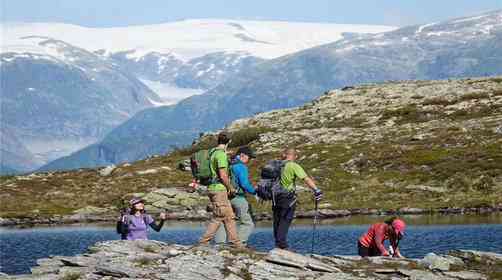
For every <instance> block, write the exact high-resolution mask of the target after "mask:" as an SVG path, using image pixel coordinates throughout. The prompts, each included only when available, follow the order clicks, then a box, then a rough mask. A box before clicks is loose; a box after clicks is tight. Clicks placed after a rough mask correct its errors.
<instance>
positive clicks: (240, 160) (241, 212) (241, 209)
mask: <svg viewBox="0 0 502 280" xmlns="http://www.w3.org/2000/svg"><path fill="white" fill-rule="evenodd" d="M255 157H256V156H255V154H254V152H253V150H251V149H250V148H249V147H247V146H245V147H241V148H240V149H239V150H238V151H237V153H236V156H235V158H234V159H233V160H232V162H231V166H230V168H231V172H232V180H234V185H235V187H236V189H237V193H236V195H235V197H234V198H233V199H232V200H230V203H231V204H232V208H233V209H234V212H235V216H236V217H237V233H238V235H239V240H240V241H241V243H242V244H243V245H246V244H247V241H248V239H249V236H250V235H251V233H252V232H253V229H254V221H253V217H252V216H251V207H250V205H249V203H248V201H247V200H246V193H249V194H252V195H255V194H256V191H255V187H254V186H253V185H252V184H251V183H250V182H249V171H248V167H247V164H248V163H249V161H250V160H251V159H252V158H255ZM226 239H227V236H226V234H225V230H224V229H223V227H220V228H219V229H218V231H217V232H216V236H215V238H214V240H215V242H216V244H221V243H225V242H226Z"/></svg>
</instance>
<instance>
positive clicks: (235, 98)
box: [44, 11, 502, 169]
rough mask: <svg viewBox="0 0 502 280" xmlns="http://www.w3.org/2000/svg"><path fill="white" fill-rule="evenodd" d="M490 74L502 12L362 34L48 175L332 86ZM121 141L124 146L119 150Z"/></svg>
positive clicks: (151, 113) (143, 124)
mask: <svg viewBox="0 0 502 280" xmlns="http://www.w3.org/2000/svg"><path fill="white" fill-rule="evenodd" d="M489 75H502V11H494V12H490V13H486V14H483V15H479V16H476V17H469V18H462V19H454V20H450V21H445V22H441V23H435V24H428V25H420V26H410V27H404V28H401V29H398V30H395V31H391V32H386V33H381V34H376V35H364V36H359V35H356V36H352V37H351V38H349V39H342V40H339V41H337V42H334V43H332V44H326V45H322V46H318V47H314V48H311V49H307V50H304V51H300V52H297V53H294V54H291V55H287V56H283V57H279V58H276V59H273V60H268V61H265V62H262V63H259V64H257V65H256V66H255V67H253V68H251V69H249V71H246V72H245V73H240V74H239V75H235V76H232V77H231V78H229V79H227V80H226V81H225V82H223V83H221V84H220V85H218V86H217V87H215V88H213V89H212V90H210V91H208V92H206V93H205V94H203V95H199V96H193V97H190V98H188V99H186V100H183V101H182V102H180V103H178V104H176V106H173V107H159V108H153V109H148V110H144V111H142V112H141V113H139V114H136V115H135V116H134V117H133V118H132V119H131V120H129V121H127V122H126V123H124V124H122V125H121V126H119V127H117V128H116V129H114V130H113V131H112V132H111V133H110V134H108V135H107V136H106V137H105V138H104V139H103V141H101V142H100V143H98V144H95V145H93V146H90V147H87V148H86V149H83V150H81V151H79V152H77V153H75V154H73V155H72V156H70V157H67V158H62V159H59V160H57V161H55V162H53V163H51V164H49V165H47V166H46V167H44V169H51V168H56V169H58V168H65V167H73V168H75V167H80V166H95V165H97V164H110V163H117V162H120V161H133V160H136V159H139V158H143V157H146V156H148V155H151V154H159V153H164V152H166V150H168V149H169V147H170V146H171V145H183V144H188V143H190V141H191V140H192V139H193V137H196V136H197V135H198V134H199V132H202V131H207V130H214V129H218V128H221V127H222V126H224V125H225V124H227V123H229V122H230V121H232V120H235V119H238V118H242V117H247V116H251V115H253V114H255V113H258V112H263V111H268V110H273V109H279V108H286V107H294V106H298V105H300V104H303V103H305V102H307V101H309V100H311V99H312V98H315V97H317V96H319V95H320V94H322V93H323V92H324V91H326V90H328V89H332V88H340V87H344V86H350V85H354V84H360V83H370V82H382V81H388V80H415V79H424V80H429V79H446V78H461V77H472V76H489ZM128 135H130V136H128ZM141 138H142V139H141ZM119 139H120V140H121V144H120V145H115V144H114V143H117V142H118V141H119ZM98 150H101V151H103V150H106V151H108V152H109V153H110V154H111V155H113V159H114V161H106V159H105V157H103V156H101V157H95V158H93V156H95V155H98V153H97V152H96V151H98ZM108 158H112V157H110V156H109V157H108Z"/></svg>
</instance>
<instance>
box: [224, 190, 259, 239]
mask: <svg viewBox="0 0 502 280" xmlns="http://www.w3.org/2000/svg"><path fill="white" fill-rule="evenodd" d="M230 204H232V208H233V209H234V212H235V216H236V217H237V234H238V236H239V240H240V241H241V243H242V244H246V243H247V241H248V239H249V236H250V235H251V233H252V232H253V229H254V222H253V217H252V216H251V206H250V205H249V203H248V201H247V200H246V197H245V196H241V195H238V196H236V197H234V198H233V199H232V200H230ZM226 241H227V235H226V233H225V230H224V229H223V228H221V227H220V228H219V229H218V231H217V232H216V235H215V237H214V242H215V243H216V244H219V243H225V242H226Z"/></svg>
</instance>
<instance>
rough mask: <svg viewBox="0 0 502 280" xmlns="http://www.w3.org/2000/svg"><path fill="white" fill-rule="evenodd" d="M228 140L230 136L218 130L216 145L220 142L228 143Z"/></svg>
mask: <svg viewBox="0 0 502 280" xmlns="http://www.w3.org/2000/svg"><path fill="white" fill-rule="evenodd" d="M228 142H230V136H229V135H228V133H226V132H220V133H219V134H218V145H220V144H228Z"/></svg>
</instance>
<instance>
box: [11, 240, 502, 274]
mask: <svg viewBox="0 0 502 280" xmlns="http://www.w3.org/2000/svg"><path fill="white" fill-rule="evenodd" d="M501 260H502V255H500V254H494V253H485V252H476V251H455V252H452V253H451V255H444V256H437V255H433V254H431V255H428V256H426V257H425V258H424V259H422V260H414V259H393V258H387V257H376V258H369V259H363V258H360V257H352V256H319V255H312V256H304V255H300V254H297V253H294V252H290V251H285V250H281V249H274V250H272V251H270V252H269V253H261V252H256V251H252V250H249V249H235V248H230V247H217V248H214V247H207V246H192V247H190V246H182V245H176V244H166V243H162V242H158V241H107V242H100V243H97V244H95V245H94V246H92V247H90V248H89V250H88V252H87V253H85V254H82V255H77V256H73V257H63V256H54V257H50V258H46V259H40V260H38V262H37V264H38V266H36V267H34V268H32V269H31V275H17V276H2V279H47V280H49V279H68V280H69V279H89V280H90V279H93V280H97V279H172V280H175V279H187V280H188V279H190V280H192V279H226V280H230V279H232V280H244V279H253V280H261V279H263V280H265V279H267V280H275V279H318V280H328V279H341V280H343V279H346V280H349V279H350V280H358V279H394V280H395V279H434V280H458V279H471V280H482V279H486V280H491V279H500V278H497V277H498V276H499V275H500V273H502V269H501V268H502V266H500V264H501ZM431 263H434V264H436V265H433V266H431V265H430V264H431ZM446 264H448V265H446ZM450 264H451V265H450ZM497 265H498V266H497ZM497 267H498V268H497Z"/></svg>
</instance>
